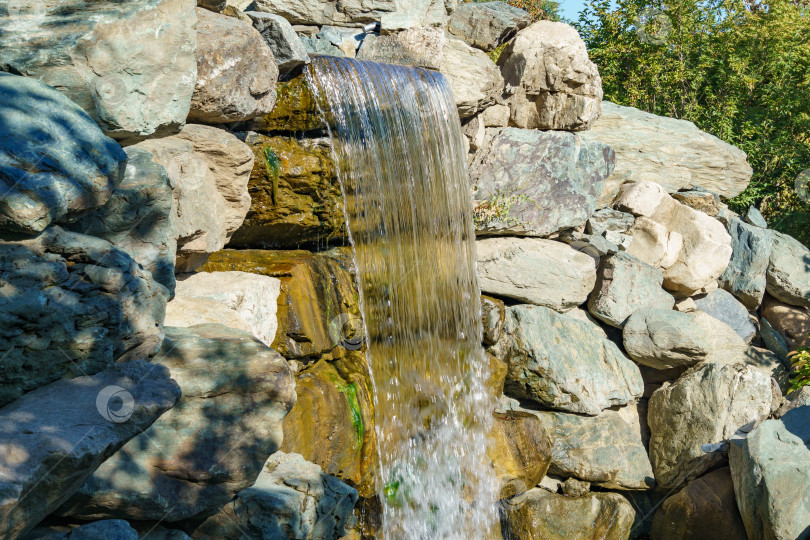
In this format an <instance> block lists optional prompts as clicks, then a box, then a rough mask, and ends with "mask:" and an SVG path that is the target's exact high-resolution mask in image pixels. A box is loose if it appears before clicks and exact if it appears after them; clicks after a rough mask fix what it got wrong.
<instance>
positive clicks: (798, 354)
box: [789, 334, 810, 392]
mask: <svg viewBox="0 0 810 540" xmlns="http://www.w3.org/2000/svg"><path fill="white" fill-rule="evenodd" d="M808 337H810V334H808ZM789 356H790V359H791V366H792V367H793V373H791V375H790V391H791V392H795V391H796V390H799V389H800V388H802V387H803V386H810V347H799V348H797V349H796V350H795V351H794V352H792V353H790V355H789Z"/></svg>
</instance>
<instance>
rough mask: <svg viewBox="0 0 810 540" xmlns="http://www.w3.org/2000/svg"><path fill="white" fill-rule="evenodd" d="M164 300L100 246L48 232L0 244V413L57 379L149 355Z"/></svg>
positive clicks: (116, 253)
mask: <svg viewBox="0 0 810 540" xmlns="http://www.w3.org/2000/svg"><path fill="white" fill-rule="evenodd" d="M167 300H168V294H167V291H166V289H165V288H164V287H162V286H161V285H159V284H157V283H156V282H154V281H153V280H152V275H151V274H150V273H149V272H147V271H144V270H142V269H140V268H139V266H138V264H137V263H136V262H135V261H133V260H132V258H131V257H130V256H129V255H127V254H126V253H124V252H123V251H121V250H119V249H116V248H115V247H114V246H113V245H112V244H110V243H109V242H107V241H106V240H102V239H100V238H96V237H93V236H87V235H82V234H78V233H73V232H69V231H65V230H63V229H61V228H60V227H58V226H56V225H54V226H51V227H49V228H48V229H46V230H45V232H43V233H41V234H40V235H38V236H36V237H34V238H30V239H26V240H19V241H12V240H2V241H0V317H1V318H2V320H3V324H2V325H0V358H2V360H0V406H2V405H5V404H6V403H9V402H11V401H13V400H14V399H16V398H18V397H19V396H20V395H22V394H23V393H25V392H28V391H30V390H33V389H35V388H38V387H40V386H42V385H44V384H48V383H50V382H53V381H55V380H57V379H61V378H68V377H76V376H78V375H82V374H94V373H98V372H99V371H101V370H103V369H105V368H107V367H109V366H110V365H111V364H112V363H113V362H114V361H116V360H125V359H130V358H144V357H147V356H151V355H153V354H154V353H155V352H156V351H157V349H158V348H159V347H160V343H161V341H162V339H163V331H162V328H161V323H162V321H163V317H164V312H165V309H166V301H167Z"/></svg>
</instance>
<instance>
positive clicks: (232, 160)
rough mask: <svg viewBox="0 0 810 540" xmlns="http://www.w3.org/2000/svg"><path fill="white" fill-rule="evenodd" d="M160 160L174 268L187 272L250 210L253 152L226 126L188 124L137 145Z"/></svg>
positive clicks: (216, 248) (222, 243) (222, 241)
mask: <svg viewBox="0 0 810 540" xmlns="http://www.w3.org/2000/svg"><path fill="white" fill-rule="evenodd" d="M138 147H139V148H142V149H144V150H146V151H148V152H150V153H151V154H152V156H153V158H154V161H155V162H156V163H159V164H160V165H163V166H164V167H165V168H166V171H167V172H168V175H169V180H170V181H171V183H172V188H173V193H172V195H173V199H174V200H173V203H172V215H173V219H172V227H173V229H174V238H175V239H176V240H177V262H176V270H177V272H191V271H193V270H194V269H195V268H198V267H199V266H201V265H202V264H204V263H205V261H206V260H207V258H208V255H210V254H211V253H214V252H216V251H219V250H221V249H222V248H223V247H225V244H226V243H227V242H228V239H229V238H230V237H231V235H232V234H233V233H234V232H235V231H236V229H238V228H239V227H240V226H241V225H242V222H243V221H244V218H245V216H246V215H247V212H248V210H249V209H250V195H248V191H247V184H248V181H249V180H250V172H251V170H252V169H253V159H254V157H253V152H252V151H251V150H250V147H248V146H247V145H246V144H244V143H243V142H241V141H240V140H239V139H237V138H236V137H234V136H233V135H231V134H230V133H228V132H227V131H224V130H221V129H217V128H214V127H209V126H201V125H196V124H189V125H187V126H186V127H185V128H183V131H181V132H180V133H179V134H178V135H174V136H171V137H165V138H163V139H150V140H147V141H144V142H142V143H139V144H138Z"/></svg>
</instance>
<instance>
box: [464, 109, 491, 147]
mask: <svg viewBox="0 0 810 540" xmlns="http://www.w3.org/2000/svg"><path fill="white" fill-rule="evenodd" d="M481 116H482V115H480V114H479V115H478V116H474V117H473V118H472V119H471V120H470V121H469V122H467V123H466V124H464V126H462V128H461V132H462V133H464V135H466V136H467V139H468V140H469V141H470V150H472V151H473V152H475V151H477V150H478V149H479V148H481V147H482V146H484V142H485V141H486V136H487V130H486V127H485V125H484V122H483V120H482V118H481Z"/></svg>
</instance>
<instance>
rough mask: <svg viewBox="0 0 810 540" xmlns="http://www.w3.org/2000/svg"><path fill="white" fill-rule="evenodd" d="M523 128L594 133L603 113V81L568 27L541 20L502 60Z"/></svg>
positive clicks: (518, 123)
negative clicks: (586, 130)
mask: <svg viewBox="0 0 810 540" xmlns="http://www.w3.org/2000/svg"><path fill="white" fill-rule="evenodd" d="M498 65H499V66H500V67H501V72H502V73H503V77H504V79H505V80H506V91H507V93H508V94H511V97H510V98H509V107H510V109H511V111H512V122H513V124H514V125H516V126H518V127H522V128H537V129H562V130H571V131H580V130H585V129H588V128H589V127H590V126H591V125H592V124H593V123H594V122H595V121H596V119H597V118H599V114H600V113H601V110H602V78H601V77H600V76H599V71H598V69H597V68H596V65H595V64H594V63H593V62H591V61H590V60H589V59H588V51H587V49H586V48H585V42H584V41H582V39H580V37H579V34H577V31H576V30H574V29H573V28H572V27H570V26H568V25H567V24H564V23H557V22H551V21H538V22H536V23H534V24H533V25H531V26H529V27H528V28H526V29H524V30H521V31H520V32H518V35H517V37H515V39H514V40H513V41H512V42H511V43H510V44H509V45H508V46H507V47H506V50H505V51H504V52H503V54H502V55H501V57H500V59H499V60H498Z"/></svg>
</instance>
